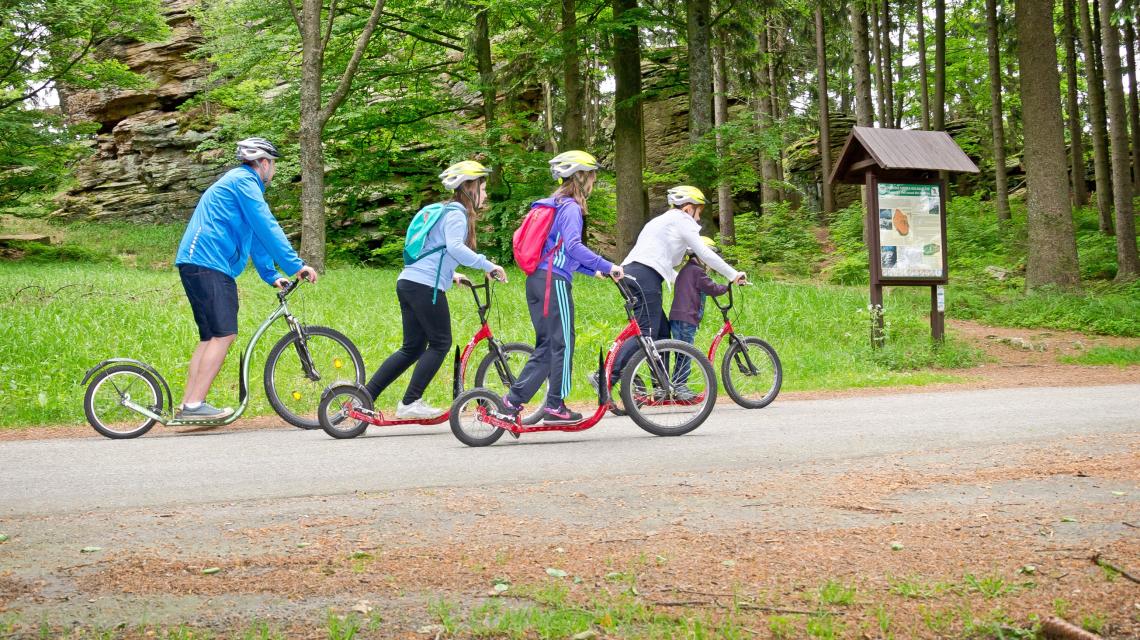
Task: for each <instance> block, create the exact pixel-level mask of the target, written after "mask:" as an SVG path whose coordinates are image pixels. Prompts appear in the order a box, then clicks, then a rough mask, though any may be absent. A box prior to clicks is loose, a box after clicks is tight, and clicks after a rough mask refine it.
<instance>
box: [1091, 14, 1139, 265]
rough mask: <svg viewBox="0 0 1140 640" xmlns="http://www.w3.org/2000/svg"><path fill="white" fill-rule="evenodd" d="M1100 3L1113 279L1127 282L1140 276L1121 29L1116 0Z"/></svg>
mask: <svg viewBox="0 0 1140 640" xmlns="http://www.w3.org/2000/svg"><path fill="white" fill-rule="evenodd" d="M1103 2H1104V5H1103V6H1102V7H1101V10H1100V32H1101V39H1102V40H1101V41H1102V46H1103V52H1102V55H1103V57H1104V78H1105V89H1106V102H1107V107H1108V141H1109V144H1110V145H1111V149H1112V200H1113V205H1114V207H1115V209H1116V280H1117V281H1119V282H1128V281H1131V280H1135V279H1136V277H1137V276H1140V260H1138V258H1137V252H1136V221H1135V219H1134V217H1133V211H1132V176H1131V175H1130V171H1129V169H1130V165H1131V157H1130V155H1129V153H1128V120H1127V119H1126V116H1125V112H1124V82H1123V81H1122V80H1121V73H1120V32H1119V31H1118V30H1117V29H1116V25H1115V24H1114V23H1113V22H1112V14H1113V13H1114V12H1115V10H1116V7H1115V5H1116V2H1115V0H1103Z"/></svg>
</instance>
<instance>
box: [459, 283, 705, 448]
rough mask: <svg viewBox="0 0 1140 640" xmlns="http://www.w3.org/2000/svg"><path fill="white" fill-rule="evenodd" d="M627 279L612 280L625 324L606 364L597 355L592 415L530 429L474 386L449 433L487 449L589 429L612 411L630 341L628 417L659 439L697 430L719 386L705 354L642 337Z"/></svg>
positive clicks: (625, 382) (497, 398) (625, 379)
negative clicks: (527, 436) (618, 369)
mask: <svg viewBox="0 0 1140 640" xmlns="http://www.w3.org/2000/svg"><path fill="white" fill-rule="evenodd" d="M625 280H630V281H634V282H636V281H635V280H634V279H633V278H631V277H629V276H626V278H625V279H624V280H617V281H615V283H616V284H617V288H618V291H619V292H620V293H621V295H622V298H624V299H625V314H626V317H627V318H628V320H629V322H628V324H626V326H625V328H624V329H623V330H622V331H621V333H619V334H618V336H617V337H616V338H614V341H613V343H612V344H610V348H609V351H608V352H606V355H605V358H604V360H603V358H602V355H601V353H599V354H598V369H599V376H598V377H599V379H600V380H602V381H603V382H604V384H601V385H599V389H598V407H597V409H596V410H595V411H594V413H593V414H591V415H589V416H586V417H585V418H583V419H582V420H581V421H580V422H577V423H573V424H559V425H534V426H531V425H528V424H527V423H526V421H525V420H522V419H520V418H519V417H517V416H512V415H509V414H507V413H505V407H504V406H503V403H502V394H500V393H498V392H496V391H492V390H489V389H485V388H475V389H471V390H470V391H465V392H463V393H461V394H459V396H458V397H456V398H455V402H453V403H452V405H451V415H450V421H451V432H452V433H454V434H455V437H456V438H458V439H459V440H460V442H462V443H463V444H466V445H468V446H472V447H485V446H487V445H490V444H493V443H494V442H495V441H497V440H498V439H499V438H500V437H502V435H503V433H504V432H506V433H510V434H511V435H512V436H514V437H516V438H517V437H518V436H519V435H521V434H524V433H535V432H539V431H571V432H573V431H585V430H586V429H589V428H591V427H593V426H594V425H596V424H598V421H600V420H601V419H602V416H604V415H605V414H606V411H608V410H610V409H611V408H613V399H612V397H611V396H610V391H609V390H610V380H611V378H612V374H613V367H614V361H615V360H616V359H617V354H618V350H619V349H620V348H621V346H622V345H623V344H625V342H626V341H628V340H635V341H636V343H637V346H638V351H637V353H635V354H634V355H633V356H632V357H631V358H630V360H629V362H628V363H627V364H626V365H625V370H624V371H623V372H622V380H621V383H622V388H621V395H622V401H623V402H624V403H625V407H626V411H627V412H628V414H629V417H631V418H633V421H634V422H635V423H637V426H639V427H641V428H642V429H645V430H646V431H648V432H649V433H652V434H654V435H658V436H679V435H682V434H685V433H688V432H690V431H692V430H693V429H696V428H697V427H699V426H700V425H701V424H702V423H703V422H704V421H705V420H706V419H707V418H708V417H709V414H710V413H712V410H713V406H714V405H715V404H716V392H717V383H716V376H715V374H714V373H713V368H712V365H711V364H710V363H709V361H708V358H706V357H705V355H704V354H703V353H701V352H700V351H699V350H698V349H697V348H696V347H694V346H693V345H691V344H689V343H687V342H681V341H679V340H658V341H653V340H650V339H649V338H647V337H645V336H643V335H642V334H641V327H640V326H638V324H637V318H636V316H635V314H634V309H636V307H637V295H636V294H635V293H634V292H633V291H632V289H631V288H630V287H629V285H627V284H626V283H625ZM682 364H688V366H687V367H684V366H681V365H682ZM682 372H683V373H682ZM682 378H684V379H682ZM539 394H542V392H541V391H539ZM537 397H539V398H541V397H543V395H538V396H537Z"/></svg>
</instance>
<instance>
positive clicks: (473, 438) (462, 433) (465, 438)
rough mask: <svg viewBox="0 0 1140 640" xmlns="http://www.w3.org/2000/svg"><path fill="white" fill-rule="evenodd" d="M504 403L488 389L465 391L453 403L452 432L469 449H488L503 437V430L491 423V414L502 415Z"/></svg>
mask: <svg viewBox="0 0 1140 640" xmlns="http://www.w3.org/2000/svg"><path fill="white" fill-rule="evenodd" d="M504 409H505V407H503V401H502V399H500V398H499V396H498V395H496V394H495V393H493V392H491V391H488V390H487V389H480V388H475V389H471V390H470V391H464V392H463V393H461V394H459V396H458V397H456V398H455V402H453V403H451V418H450V421H451V432H452V433H454V434H455V437H456V438H458V439H459V441H460V442H462V443H463V444H465V445H467V446H469V447H486V446H488V445H492V444H495V442H497V441H498V440H499V438H501V437H503V429H501V428H499V427H498V426H495V425H494V424H493V423H492V422H491V421H490V416H489V415H488V413H489V412H492V411H493V412H496V413H502V412H503V411H504Z"/></svg>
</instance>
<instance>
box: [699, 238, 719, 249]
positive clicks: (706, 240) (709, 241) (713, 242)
mask: <svg viewBox="0 0 1140 640" xmlns="http://www.w3.org/2000/svg"><path fill="white" fill-rule="evenodd" d="M701 242H703V243H705V246H706V247H711V248H713V249H715V248H716V240H713V239H712V238H710V237H708V236H701Z"/></svg>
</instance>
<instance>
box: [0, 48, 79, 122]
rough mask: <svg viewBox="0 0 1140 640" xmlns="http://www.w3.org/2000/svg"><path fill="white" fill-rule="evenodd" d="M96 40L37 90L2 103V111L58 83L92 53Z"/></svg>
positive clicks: (0, 104) (0, 107)
mask: <svg viewBox="0 0 1140 640" xmlns="http://www.w3.org/2000/svg"><path fill="white" fill-rule="evenodd" d="M95 40H96V38H95V36H94V35H93V36H91V38H90V39H88V40H87V44H85V45H83V50H82V51H80V52H79V55H77V56H75V57H74V58H72V59H71V60H70V61H69V62H68V63H67V64H66V65H65V66H64V67H63V69H62V70H60V72H59V73H57V74H55V75H54V76H51V77H50V78H48V79H47V80H44V82H43V84H41V85H40V86H39V87H36V88H35V89H32V90H30V91H28V92H26V93H24V94H23V95H20V96H16V97H14V98H9V99H8V100H4V101H3V102H0V111H3V110H4V109H7V108H8V107H10V106H12V105H14V104H17V103H19V102H23V101H24V100H27V99H28V98H31V97H32V96H34V95H36V94H37V93H39V92H41V91H43V90H44V89H46V88H48V87H49V86H51V84H52V83H54V82H56V81H58V80H59V79H60V78H62V77H63V76H65V75H67V73H68V72H69V71H71V70H72V69H73V68H74V67H75V65H77V64H79V61H80V60H82V59H84V58H86V57H87V53H88V52H89V51H91V47H93V46H95Z"/></svg>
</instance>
